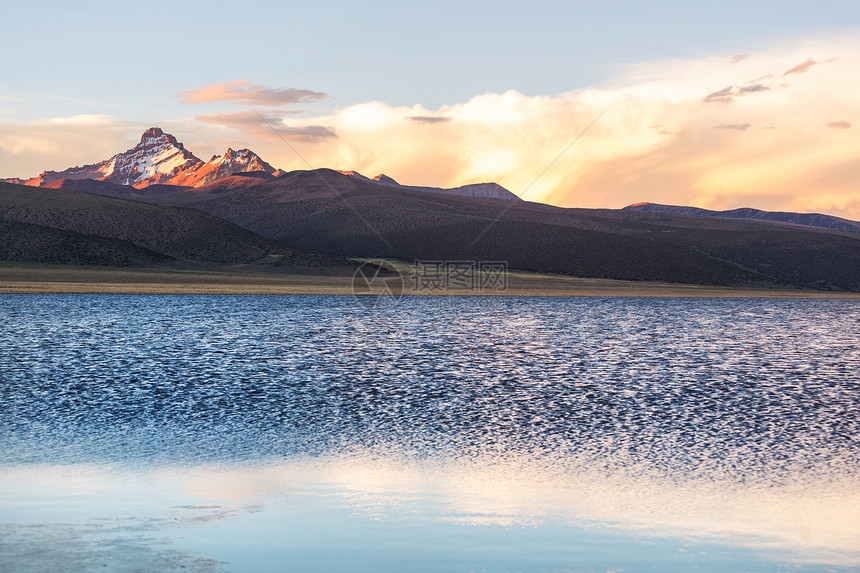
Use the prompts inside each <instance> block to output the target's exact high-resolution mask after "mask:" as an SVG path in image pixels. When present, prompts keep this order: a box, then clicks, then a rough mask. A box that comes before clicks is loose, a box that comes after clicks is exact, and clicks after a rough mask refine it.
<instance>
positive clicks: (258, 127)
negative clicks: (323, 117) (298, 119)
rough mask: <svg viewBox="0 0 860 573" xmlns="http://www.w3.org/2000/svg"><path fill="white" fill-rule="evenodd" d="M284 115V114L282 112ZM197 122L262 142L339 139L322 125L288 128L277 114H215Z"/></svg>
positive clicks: (200, 118)
mask: <svg viewBox="0 0 860 573" xmlns="http://www.w3.org/2000/svg"><path fill="white" fill-rule="evenodd" d="M282 113H283V112H282ZM195 119H196V120H197V121H201V122H203V123H209V124H213V125H220V126H225V127H230V128H234V129H238V130H240V131H243V132H245V133H246V134H248V135H250V136H252V137H257V138H259V139H262V140H267V141H270V140H273V136H274V139H280V138H284V139H288V140H293V141H316V140H320V139H329V138H334V137H337V134H336V133H335V132H333V131H332V130H331V129H329V128H327V127H324V126H322V125H303V126H288V125H285V124H284V122H283V119H282V118H281V117H280V116H279V115H278V114H277V113H276V112H269V113H266V114H260V113H257V112H254V111H240V112H237V113H213V114H210V115H203V116H200V117H196V118H195Z"/></svg>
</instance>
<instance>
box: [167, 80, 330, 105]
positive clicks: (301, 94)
mask: <svg viewBox="0 0 860 573" xmlns="http://www.w3.org/2000/svg"><path fill="white" fill-rule="evenodd" d="M179 95H180V96H181V97H182V100H181V101H182V103H204V102H213V101H229V102H231V103H236V104H244V105H258V106H280V105H290V104H297V103H306V102H312V101H318V100H322V99H326V98H327V97H328V94H326V93H323V92H315V91H311V90H304V89H297V88H268V87H266V86H259V85H253V84H252V83H251V82H250V81H248V80H238V81H234V82H224V83H220V84H212V85H209V86H206V87H204V88H200V89H199V90H191V91H183V92H180V93H179Z"/></svg>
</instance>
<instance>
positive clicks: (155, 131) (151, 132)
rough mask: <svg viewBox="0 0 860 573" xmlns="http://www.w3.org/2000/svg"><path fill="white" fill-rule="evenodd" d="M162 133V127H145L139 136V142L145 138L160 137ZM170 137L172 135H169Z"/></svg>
mask: <svg viewBox="0 0 860 573" xmlns="http://www.w3.org/2000/svg"><path fill="white" fill-rule="evenodd" d="M163 135H164V131H162V129H161V128H160V127H150V128H149V129H147V130H146V131H144V132H143V135H141V136H140V142H141V143H143V141H144V140H145V139H147V138H155V137H161V136H163ZM170 137H173V136H170Z"/></svg>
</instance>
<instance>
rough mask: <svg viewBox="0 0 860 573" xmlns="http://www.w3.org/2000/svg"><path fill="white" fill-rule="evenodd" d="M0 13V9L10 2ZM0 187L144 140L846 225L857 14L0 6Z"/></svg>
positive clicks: (859, 215) (824, 8) (583, 197)
mask: <svg viewBox="0 0 860 573" xmlns="http://www.w3.org/2000/svg"><path fill="white" fill-rule="evenodd" d="M4 4H5V2H4ZM3 13H4V15H5V19H6V20H7V22H8V23H7V26H5V27H4V57H3V58H2V59H0V177H31V176H34V175H37V174H38V173H40V172H42V171H44V170H46V169H53V170H62V169H65V168H67V167H70V166H73V165H83V164H88V163H95V162H98V161H101V160H103V159H106V158H108V157H110V156H111V155H113V154H114V153H117V152H119V151H123V150H125V149H128V148H130V147H132V146H133V145H134V144H135V143H136V142H137V141H138V140H139V138H140V134H141V133H142V131H143V130H144V129H146V128H148V127H151V126H159V127H161V128H163V129H164V130H165V131H168V132H169V133H172V134H173V135H175V136H176V137H177V138H178V139H179V141H181V142H183V143H184V144H185V146H186V147H187V148H188V149H189V150H191V151H192V152H193V153H195V154H196V155H197V156H198V157H200V158H201V159H203V160H207V159H209V158H210V157H211V156H212V155H213V154H215V153H223V152H224V150H225V149H226V148H227V147H228V146H229V147H233V148H234V149H236V148H244V147H247V148H250V149H252V150H254V151H255V152H257V153H258V154H259V155H260V156H262V157H263V159H265V160H266V161H268V162H269V163H271V164H273V165H274V166H275V167H279V168H282V169H287V170H291V169H307V168H309V167H313V168H316V167H331V168H335V169H342V170H352V169H354V170H357V171H359V172H362V173H364V174H365V175H368V176H374V175H376V174H378V173H386V174H388V175H389V176H391V177H394V178H395V179H396V180H398V181H400V182H401V183H405V184H412V185H439V186H455V185H462V184H466V183H476V182H482V181H496V182H498V183H500V184H502V185H504V186H505V187H506V188H508V189H510V190H511V191H512V192H514V193H516V194H518V195H520V196H521V197H523V198H525V199H529V200H536V201H543V202H549V203H553V204H556V205H561V206H570V207H611V208H619V207H623V206H625V205H628V204H630V203H634V202H640V201H650V202H656V203H670V204H684V205H694V206H699V207H706V208H715V209H728V208H735V207H741V206H748V207H756V208H761V209H771V210H790V211H815V212H824V213H829V214H833V215H838V216H843V217H847V218H852V219H860V184H858V183H857V182H860V137H858V130H860V7H857V5H856V3H854V2H847V1H843V2H834V1H827V0H822V1H819V2H816V3H810V2H795V1H782V2H754V1H745V2H734V1H726V2H720V3H714V2H707V3H705V2H689V1H688V2H670V1H651V2H647V3H644V2H611V3H595V2H575V1H568V2H547V1H541V0H534V1H531V2H527V3H523V2H516V3H514V2H467V1H462V0H461V1H460V2H447V1H441V2H434V3H405V2H384V1H375V2H374V1H371V2H363V3H353V2H338V1H325V0H322V1H318V2H304V3H292V2H288V3H271V4H269V3H264V2H256V1H254V0H247V1H245V2H220V1H218V0H213V1H211V2H206V3H194V2H189V3H176V2H162V1H160V0H150V1H148V2H141V3H139V4H134V5H131V4H120V3H115V2H93V1H87V0H83V1H81V2H76V3H66V2H44V1H38V0H36V1H31V2H27V3H14V4H13V3H11V2H9V3H8V4H7V5H5V6H3Z"/></svg>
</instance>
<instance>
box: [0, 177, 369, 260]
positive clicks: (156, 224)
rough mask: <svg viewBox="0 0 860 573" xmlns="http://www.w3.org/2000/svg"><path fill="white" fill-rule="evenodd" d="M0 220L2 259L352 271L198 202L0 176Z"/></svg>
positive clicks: (327, 258)
mask: <svg viewBox="0 0 860 573" xmlns="http://www.w3.org/2000/svg"><path fill="white" fill-rule="evenodd" d="M108 185H109V184H108ZM0 225H2V226H0V231H2V237H3V241H2V245H3V247H2V248H0V259H2V260H10V261H25V262H51V263H60V264H63V263H65V264H93V265H104V266H152V265H167V266H173V267H187V266H189V265H191V266H197V267H207V268H208V267H229V268H238V269H244V270H256V269H266V270H269V271H275V272H277V271H278V270H289V271H290V272H311V271H314V272H316V271H333V272H334V271H340V272H347V271H350V272H351V269H352V268H353V267H354V266H355V265H354V263H351V262H350V261H347V260H345V259H343V258H340V257H332V256H328V255H323V254H318V253H314V252H310V251H308V250H306V249H302V248H296V247H291V246H288V245H286V244H284V243H281V242H279V241H277V240H274V239H270V238H265V237H261V236H259V235H256V234H254V233H253V232H251V231H249V230H247V229H243V228H241V227H238V226H236V225H234V224H231V223H228V222H226V221H223V220H221V219H218V218H217V217H213V216H211V215H208V214H206V213H202V212H200V211H197V210H193V209H182V208H175V207H165V206H160V205H153V204H147V203H142V202H137V201H128V200H124V199H117V198H112V197H105V196H100V195H95V194H92V193H85V192H80V191H73V190H67V189H44V188H37V187H29V186H23V185H16V184H11V183H0Z"/></svg>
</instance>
